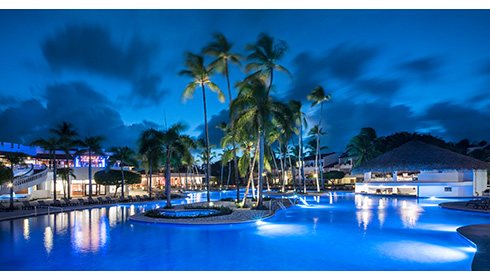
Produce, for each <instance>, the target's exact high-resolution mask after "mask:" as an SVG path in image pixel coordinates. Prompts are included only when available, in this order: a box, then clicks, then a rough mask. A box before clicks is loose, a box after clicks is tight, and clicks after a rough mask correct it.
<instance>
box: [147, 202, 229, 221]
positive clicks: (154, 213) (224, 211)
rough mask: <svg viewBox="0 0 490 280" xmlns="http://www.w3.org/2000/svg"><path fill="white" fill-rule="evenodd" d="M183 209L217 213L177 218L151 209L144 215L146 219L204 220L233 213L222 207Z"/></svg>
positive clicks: (188, 207) (191, 207)
mask: <svg viewBox="0 0 490 280" xmlns="http://www.w3.org/2000/svg"><path fill="white" fill-rule="evenodd" d="M184 209H196V210H199V209H206V210H218V212H217V213H209V214H199V215H197V216H193V217H190V216H189V217H177V216H173V215H168V214H163V213H162V212H160V211H158V210H156V209H153V210H148V211H146V213H145V216H146V217H149V218H159V219H193V218H206V217H214V216H223V215H229V214H231V213H232V212H233V210H231V209H230V208H229V207H224V206H207V205H204V206H186V207H184Z"/></svg>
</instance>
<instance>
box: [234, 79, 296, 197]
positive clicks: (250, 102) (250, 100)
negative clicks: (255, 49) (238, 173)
mask: <svg viewBox="0 0 490 280" xmlns="http://www.w3.org/2000/svg"><path fill="white" fill-rule="evenodd" d="M231 108H232V111H233V112H237V115H236V118H235V119H234V120H233V121H234V123H233V127H235V128H237V129H236V132H237V137H238V138H244V137H243V134H244V133H247V130H248V129H250V130H251V131H255V133H256V134H257V135H258V136H259V137H258V139H259V143H258V152H259V155H258V160H259V164H258V165H259V170H258V171H259V187H258V189H259V198H258V201H257V205H258V206H262V191H263V172H264V139H265V133H266V131H269V130H271V129H272V128H273V127H274V126H275V125H280V126H283V127H284V126H286V125H285V124H286V119H285V117H284V112H286V111H287V110H289V108H288V107H287V105H285V104H284V103H281V102H277V101H274V100H273V99H272V98H271V97H270V96H269V95H268V92H267V87H266V85H265V83H264V82H263V81H262V80H259V79H252V80H250V81H249V82H247V83H246V84H243V85H242V87H241V89H240V92H239V94H238V97H237V98H236V99H235V100H233V102H232V104H231ZM252 170H253V169H252Z"/></svg>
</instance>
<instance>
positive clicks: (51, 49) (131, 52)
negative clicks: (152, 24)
mask: <svg viewBox="0 0 490 280" xmlns="http://www.w3.org/2000/svg"><path fill="white" fill-rule="evenodd" d="M159 48H160V46H159V45H158V44H156V43H154V42H146V41H143V40H141V39H139V38H137V37H133V38H132V39H131V40H130V41H129V42H128V43H126V44H124V43H116V40H114V39H113V38H112V36H111V33H110V32H109V30H108V29H106V28H103V27H101V26H98V25H90V24H79V25H68V26H66V27H65V28H64V29H62V30H59V31H58V32H56V33H55V34H54V35H53V36H50V37H48V38H46V39H45V40H44V41H43V42H42V44H41V49H42V52H43V55H44V57H45V59H46V60H47V62H48V64H49V66H50V67H51V69H52V70H53V71H54V72H60V71H82V72H86V73H92V74H97V75H101V76H104V77H107V78H115V79H119V80H124V81H127V82H128V83H130V84H131V85H132V90H131V92H130V94H128V95H127V96H133V97H135V99H139V98H142V99H143V101H144V100H152V103H155V102H159V101H161V99H162V97H163V96H164V95H166V94H167V91H165V90H162V89H161V84H162V76H161V74H158V73H157V72H155V71H153V70H152V68H153V62H154V60H156V58H157V57H158V55H159Z"/></svg>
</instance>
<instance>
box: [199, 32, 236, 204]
mask: <svg viewBox="0 0 490 280" xmlns="http://www.w3.org/2000/svg"><path fill="white" fill-rule="evenodd" d="M214 39H215V41H214V42H212V43H211V44H209V45H208V46H207V47H205V48H204V49H203V53H204V54H206V55H209V56H212V57H215V58H216V60H215V61H213V62H211V64H209V66H210V67H213V68H214V69H215V70H216V71H217V72H219V73H221V74H223V75H224V76H225V77H226V82H227V85H228V98H229V100H230V101H229V104H228V109H229V110H230V112H231V109H230V106H231V100H232V97H231V88H230V74H229V71H228V62H231V63H233V64H235V65H237V66H241V63H240V60H242V59H243V57H242V56H241V55H240V54H236V53H231V49H232V47H233V44H232V43H231V42H229V41H228V40H227V39H226V37H225V36H224V35H223V34H220V33H218V34H215V35H214ZM232 119H233V116H232V115H231V114H230V125H231V124H232ZM229 130H230V133H231V140H232V144H233V163H234V164H235V182H236V192H237V201H238V200H239V199H240V186H239V180H240V174H239V172H238V163H237V156H236V140H235V134H234V133H233V127H230V129H229Z"/></svg>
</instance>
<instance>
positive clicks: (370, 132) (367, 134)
mask: <svg viewBox="0 0 490 280" xmlns="http://www.w3.org/2000/svg"><path fill="white" fill-rule="evenodd" d="M375 141H376V131H374V129H372V128H371V127H364V128H362V129H361V133H359V134H358V135H356V136H354V137H353V138H352V139H351V140H350V141H349V144H348V145H347V148H346V152H347V154H348V155H349V158H354V159H355V162H354V164H353V167H357V166H359V165H361V164H363V163H365V162H367V161H369V160H371V159H373V158H375V157H377V156H378V155H380V154H381V153H380V152H379V151H378V150H377V149H376V142H375Z"/></svg>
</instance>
